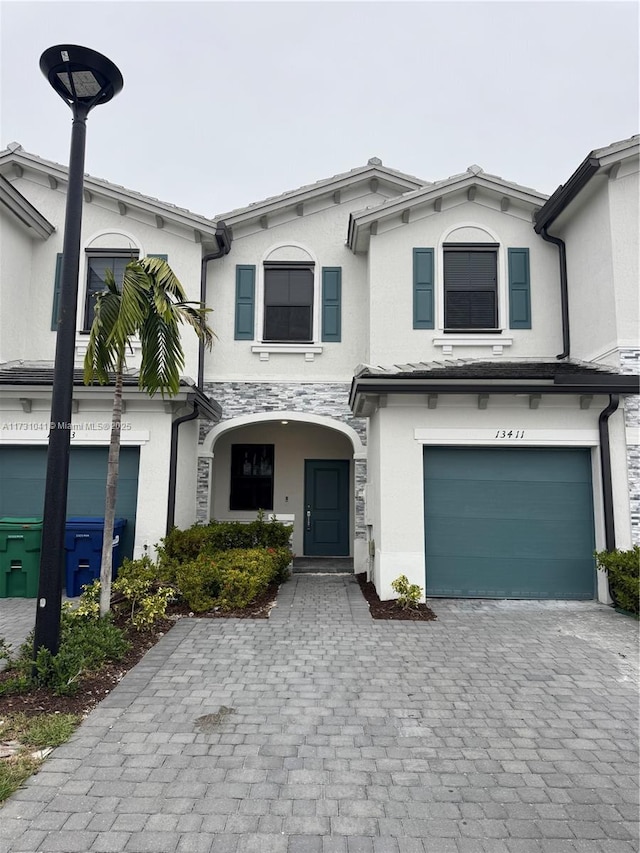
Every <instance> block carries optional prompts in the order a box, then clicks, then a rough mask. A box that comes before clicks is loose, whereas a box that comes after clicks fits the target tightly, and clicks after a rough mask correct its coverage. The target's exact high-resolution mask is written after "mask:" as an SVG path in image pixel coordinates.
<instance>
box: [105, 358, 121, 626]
mask: <svg viewBox="0 0 640 853" xmlns="http://www.w3.org/2000/svg"><path fill="white" fill-rule="evenodd" d="M123 367H124V357H123V355H122V354H120V356H119V357H118V365H117V368H116V382H115V390H114V392H113V411H112V415H111V438H110V440H109V461H108V463H107V487H106V490H105V499H104V534H103V539H102V559H101V562H100V616H106V614H107V613H108V612H109V610H110V609H111V575H112V572H113V526H114V522H115V515H116V492H117V488H118V468H119V466H120V424H121V421H122V372H123Z"/></svg>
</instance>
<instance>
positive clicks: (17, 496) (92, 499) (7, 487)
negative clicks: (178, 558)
mask: <svg viewBox="0 0 640 853" xmlns="http://www.w3.org/2000/svg"><path fill="white" fill-rule="evenodd" d="M108 455H109V449H108V448H107V447H72V448H71V452H70V457H69V489H68V496H67V516H74V515H82V516H104V491H105V484H106V481H107V459H108ZM139 460H140V448H138V447H121V448H120V472H119V475H118V492H117V500H116V516H118V517H122V518H126V519H127V526H126V527H125V530H124V535H123V537H122V547H121V549H120V556H121V557H131V556H132V555H133V542H134V536H135V527H136V510H137V504H138V466H139ZM46 472H47V448H46V447H45V446H42V445H39V446H31V447H25V446H9V447H1V448H0V518H1V517H3V516H17V517H25V518H30V517H36V516H39V517H42V511H43V505H44V484H45V477H46Z"/></svg>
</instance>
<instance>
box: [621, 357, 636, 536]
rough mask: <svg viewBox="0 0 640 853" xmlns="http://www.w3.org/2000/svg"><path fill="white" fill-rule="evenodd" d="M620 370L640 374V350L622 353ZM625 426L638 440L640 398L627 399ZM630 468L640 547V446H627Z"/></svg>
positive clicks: (633, 514) (633, 524)
mask: <svg viewBox="0 0 640 853" xmlns="http://www.w3.org/2000/svg"><path fill="white" fill-rule="evenodd" d="M620 369H621V370H622V372H623V373H629V374H634V375H636V376H638V375H639V374H640V349H625V350H621V351H620ZM624 416H625V425H626V427H627V429H628V430H632V431H633V433H634V434H635V436H636V438H637V435H638V432H637V431H638V429H639V428H640V396H634V397H626V398H625V401H624ZM627 460H628V462H627V464H628V466H629V500H630V502H631V535H632V537H633V542H634V544H635V545H640V445H638V444H637V443H636V444H629V445H628V446H627Z"/></svg>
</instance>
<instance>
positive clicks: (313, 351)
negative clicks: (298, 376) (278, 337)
mask: <svg viewBox="0 0 640 853" xmlns="http://www.w3.org/2000/svg"><path fill="white" fill-rule="evenodd" d="M251 352H255V353H258V355H259V356H260V361H269V356H270V355H272V354H277V353H285V354H287V355H291V354H301V355H302V354H303V355H304V360H305V361H313V360H314V359H315V357H316V355H321V354H322V345H321V344H295V343H290V344H254V345H253V346H252V347H251Z"/></svg>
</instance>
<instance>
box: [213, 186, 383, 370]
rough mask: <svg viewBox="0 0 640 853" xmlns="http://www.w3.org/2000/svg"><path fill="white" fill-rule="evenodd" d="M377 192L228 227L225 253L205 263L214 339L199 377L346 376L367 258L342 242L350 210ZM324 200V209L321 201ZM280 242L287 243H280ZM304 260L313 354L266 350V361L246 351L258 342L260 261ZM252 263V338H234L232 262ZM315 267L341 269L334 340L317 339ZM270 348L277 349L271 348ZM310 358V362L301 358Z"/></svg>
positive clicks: (361, 313)
mask: <svg viewBox="0 0 640 853" xmlns="http://www.w3.org/2000/svg"><path fill="white" fill-rule="evenodd" d="M382 200H383V199H382V198H381V197H379V196H374V195H365V196H360V197H358V198H355V199H351V200H347V201H343V203H341V204H332V203H330V202H329V203H327V202H324V204H323V206H322V207H321V208H319V209H317V210H315V211H314V208H313V207H311V208H310V209H309V210H307V207H306V206H305V213H304V216H295V215H293V217H292V215H291V214H289V216H288V217H287V218H286V219H283V221H278V220H277V219H276V220H275V221H274V222H272V221H271V219H270V220H269V227H268V228H266V229H257V230H256V229H255V228H254V229H251V230H250V231H249V232H248V233H246V234H244V233H243V231H242V230H241V229H238V233H236V229H235V228H234V241H233V244H232V248H231V253H230V254H229V255H228V256H226V257H225V258H223V259H221V260H217V261H212V262H211V263H210V264H209V269H208V277H207V304H208V306H209V307H211V308H213V315H212V321H211V322H212V325H213V327H214V329H215V332H216V335H217V340H216V342H215V344H214V348H213V352H212V353H211V354H210V355H208V356H207V359H206V368H205V379H206V380H207V381H212V382H213V381H226V380H237V379H247V378H254V379H257V380H260V379H274V380H281V379H288V380H295V379H306V380H312V381H316V380H319V381H331V380H338V381H348V380H350V379H351V377H352V376H353V370H354V368H355V366H356V365H357V364H359V363H361V362H363V361H365V359H366V355H367V346H368V304H369V301H368V295H367V260H366V258H365V257H362V256H356V255H354V254H353V253H352V252H350V251H349V250H348V249H347V248H346V246H345V239H346V235H347V226H348V222H349V212H350V210H357V209H361V208H362V207H364V206H366V205H367V204H373V203H379V202H380V201H382ZM327 204H328V206H327ZM287 247H288V248H287ZM305 255H306V257H309V258H311V259H312V260H313V261H314V263H315V280H316V290H315V296H314V312H315V326H314V332H315V335H314V337H315V341H314V343H315V344H316V345H317V346H319V347H320V348H321V352H314V353H311V354H310V356H309V357H307V358H305V353H304V351H303V350H304V349H305V348H304V346H301V351H300V352H297V353H294V354H284V353H277V352H273V351H272V352H270V353H268V361H265V360H261V359H260V354H259V353H257V352H253V351H252V348H253V347H254V346H256V345H258V344H261V342H262V325H261V317H262V293H263V286H264V284H263V281H264V277H263V262H264V261H265V260H266V259H268V258H274V257H275V258H276V259H278V260H286V259H289V260H298V259H300V258H301V257H304V256H305ZM241 264H254V265H255V266H256V301H255V305H256V312H255V323H256V336H255V340H253V341H236V340H234V320H235V291H236V265H241ZM322 267H341V268H342V340H341V342H338V343H327V342H322V341H321V328H320V309H321V272H322ZM272 349H277V347H273V348H272ZM309 359H312V360H309Z"/></svg>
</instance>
